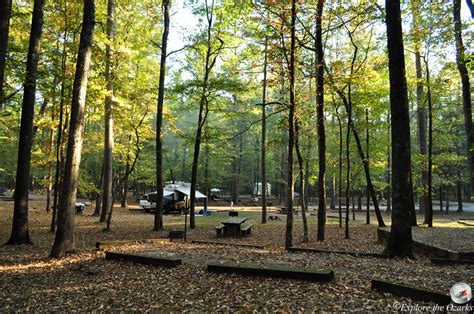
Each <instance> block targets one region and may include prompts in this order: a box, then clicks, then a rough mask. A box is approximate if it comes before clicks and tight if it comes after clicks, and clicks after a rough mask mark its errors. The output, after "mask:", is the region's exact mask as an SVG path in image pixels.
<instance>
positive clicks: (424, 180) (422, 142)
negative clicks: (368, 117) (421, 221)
mask: <svg viewBox="0 0 474 314" xmlns="http://www.w3.org/2000/svg"><path fill="white" fill-rule="evenodd" d="M411 11H412V15H413V26H412V29H411V33H412V36H413V38H414V41H415V68H416V105H417V127H418V146H419V152H420V155H421V158H422V160H423V162H422V165H424V162H425V160H426V155H427V146H426V106H425V104H424V101H425V97H424V91H423V70H422V67H421V55H420V43H421V39H422V38H420V29H419V23H420V22H419V20H420V12H419V11H420V10H419V3H418V2H417V1H412V2H411ZM420 184H421V192H420V195H419V204H420V213H425V211H426V210H427V208H428V206H429V204H428V191H427V189H428V168H427V167H424V166H422V168H421V182H420Z"/></svg>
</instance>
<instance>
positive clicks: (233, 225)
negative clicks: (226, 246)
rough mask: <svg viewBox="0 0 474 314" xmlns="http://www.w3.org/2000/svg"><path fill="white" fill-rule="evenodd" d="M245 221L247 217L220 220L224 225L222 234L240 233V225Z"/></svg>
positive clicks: (236, 234) (232, 234) (234, 234)
mask: <svg viewBox="0 0 474 314" xmlns="http://www.w3.org/2000/svg"><path fill="white" fill-rule="evenodd" d="M245 221H247V217H231V218H229V219H226V220H224V221H222V222H221V223H222V224H223V225H224V235H225V236H233V237H236V236H238V235H239V234H240V226H241V225H242V224H243V223H244V222H245Z"/></svg>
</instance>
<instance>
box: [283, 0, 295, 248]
mask: <svg viewBox="0 0 474 314" xmlns="http://www.w3.org/2000/svg"><path fill="white" fill-rule="evenodd" d="M295 24H296V0H292V1H291V24H290V32H291V43H290V63H289V64H288V72H289V81H290V82H289V83H290V108H289V109H290V110H289V113H288V186H287V196H288V198H287V202H286V207H287V210H288V211H287V216H286V237H285V248H286V249H288V248H290V247H291V246H292V245H293V196H294V184H293V149H294V145H295V127H294V122H295V105H296V97H295V56H296V53H295V49H296V47H295V42H296V26H295Z"/></svg>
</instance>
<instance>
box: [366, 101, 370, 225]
mask: <svg viewBox="0 0 474 314" xmlns="http://www.w3.org/2000/svg"><path fill="white" fill-rule="evenodd" d="M369 136H370V133H369V109H368V108H366V109H365V153H366V157H367V170H368V171H369V173H370V159H369V148H370V147H369V143H370V137H369ZM365 195H366V199H367V212H366V217H365V223H366V224H367V225H370V189H369V184H368V183H367V188H366V189H365Z"/></svg>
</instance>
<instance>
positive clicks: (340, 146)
mask: <svg viewBox="0 0 474 314" xmlns="http://www.w3.org/2000/svg"><path fill="white" fill-rule="evenodd" d="M336 117H337V123H338V125H339V160H338V161H339V174H338V178H339V179H338V188H337V196H338V200H337V206H338V210H339V228H342V146H343V143H342V141H343V135H342V121H341V117H340V116H339V106H337V107H336Z"/></svg>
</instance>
